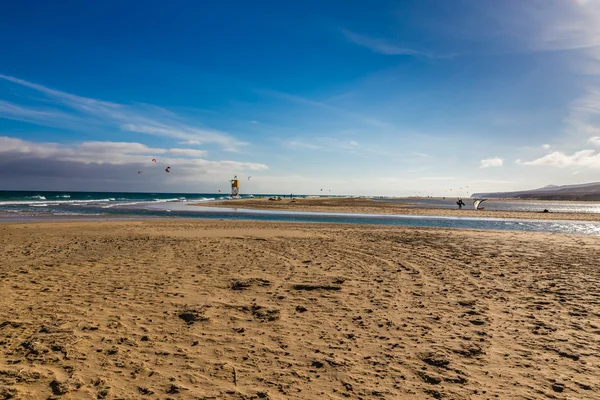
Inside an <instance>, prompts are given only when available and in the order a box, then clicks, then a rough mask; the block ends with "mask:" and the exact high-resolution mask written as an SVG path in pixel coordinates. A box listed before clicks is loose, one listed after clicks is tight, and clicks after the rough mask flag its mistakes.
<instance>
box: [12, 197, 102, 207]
mask: <svg viewBox="0 0 600 400" xmlns="http://www.w3.org/2000/svg"><path fill="white" fill-rule="evenodd" d="M42 197H43V196H42ZM44 200H46V199H44ZM113 200H114V199H113ZM109 201H111V200H110V199H97V200H55V201H52V204H56V205H58V204H72V205H84V204H89V203H108V202H109ZM42 203H46V202H45V201H41V200H37V201H35V200H12V201H0V206H25V205H29V206H31V205H34V204H42Z"/></svg>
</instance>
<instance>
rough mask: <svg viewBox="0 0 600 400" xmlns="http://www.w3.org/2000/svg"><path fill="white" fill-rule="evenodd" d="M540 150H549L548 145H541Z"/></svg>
mask: <svg viewBox="0 0 600 400" xmlns="http://www.w3.org/2000/svg"><path fill="white" fill-rule="evenodd" d="M542 148H543V149H544V150H549V149H550V145H549V144H543V145H542Z"/></svg>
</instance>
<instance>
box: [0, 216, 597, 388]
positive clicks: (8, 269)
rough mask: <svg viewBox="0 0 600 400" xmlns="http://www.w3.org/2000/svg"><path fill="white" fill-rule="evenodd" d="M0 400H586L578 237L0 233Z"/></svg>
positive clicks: (259, 230) (328, 228)
mask: <svg viewBox="0 0 600 400" xmlns="http://www.w3.org/2000/svg"><path fill="white" fill-rule="evenodd" d="M0 232H1V234H0V248H2V255H3V257H2V260H1V261H0V277H1V280H0V288H1V293H2V297H1V298H0V399H12V398H15V399H48V398H56V399H58V398H64V399H90V398H98V399H133V398H136V399H137V398H148V399H169V398H170V399H345V398H353V399H359V398H360V399H426V398H436V399H440V398H447V399H498V398H499V399H538V398H554V399H574V398H576V399H597V398H598V397H599V396H600V394H599V391H600V381H599V379H598V377H599V376H600V349H599V348H598V345H597V343H598V342H599V341H600V326H599V325H600V324H599V323H598V317H600V297H599V295H598V293H597V290H596V288H597V287H598V286H599V284H600V272H599V271H598V269H597V268H592V267H593V266H595V265H596V264H597V260H598V258H599V256H600V239H599V238H596V237H583V236H581V237H580V236H566V235H549V234H531V233H520V232H489V231H488V232H478V231H456V230H438V229H408V228H389V227H371V226H348V225H322V224H282V223H266V222H265V223H260V222H234V221H189V220H170V221H165V220H163V221H159V220H151V221H150V220H149V221H109V222H99V221H94V222H90V221H87V222H85V221H77V222H73V221H71V222H46V223H22V224H2V225H0Z"/></svg>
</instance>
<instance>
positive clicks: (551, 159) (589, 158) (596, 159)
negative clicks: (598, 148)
mask: <svg viewBox="0 0 600 400" xmlns="http://www.w3.org/2000/svg"><path fill="white" fill-rule="evenodd" d="M516 162H517V164H519V165H526V166H551V167H558V168H565V167H583V168H600V153H596V152H595V151H594V150H581V151H577V152H575V153H573V154H571V155H568V154H565V153H563V152H560V151H555V152H552V153H550V154H547V155H545V156H543V157H540V158H537V159H535V160H532V161H521V160H517V161H516Z"/></svg>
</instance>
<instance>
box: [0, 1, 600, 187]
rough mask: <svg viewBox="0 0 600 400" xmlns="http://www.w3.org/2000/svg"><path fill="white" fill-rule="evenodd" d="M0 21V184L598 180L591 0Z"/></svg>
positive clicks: (150, 10)
mask: <svg viewBox="0 0 600 400" xmlns="http://www.w3.org/2000/svg"><path fill="white" fill-rule="evenodd" d="M1 8H2V12H0V190H63V191H66V190H84V191H150V192H191V193H213V192H216V191H217V190H226V189H227V186H228V181H229V179H231V178H233V176H234V175H238V176H239V177H243V178H244V179H243V181H242V188H241V191H242V193H304V194H320V193H326V194H336V195H388V196H411V195H421V196H426V195H447V196H452V195H459V194H460V195H463V196H466V195H468V194H469V193H473V192H490V191H510V190H522V189H531V188H537V187H542V186H545V185H549V184H558V185H560V184H576V183H585V182H594V181H600V153H599V151H600V0H504V1H501V2H500V1H496V0H453V1H447V0H414V1H408V0H404V1H401V0H399V1H386V0H373V1H369V2H366V1H355V0H344V1H337V0H319V1H313V0H304V1H296V2H291V1H274V0H272V1H260V0H257V1H252V2H249V1H244V0H240V1H233V0H221V1H202V2H198V1H191V0H189V1H178V0H174V1H170V2H164V1H155V0H146V1H144V2H140V1H127V0H118V1H113V0H103V1H82V0H79V1H74V0H73V1H70V0H58V1H46V0H39V1H31V0H21V1H13V2H8V1H7V2H3V3H2V5H1ZM153 158H156V159H157V162H156V163H153V162H152V161H151V160H152V159H153ZM167 166H170V167H171V169H170V171H171V172H170V173H168V174H167V173H165V171H164V169H165V168H166V167H167ZM138 171H140V172H141V173H139V174H138ZM247 176H252V179H251V180H248V179H246V177H247ZM321 189H323V191H322V192H321Z"/></svg>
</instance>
